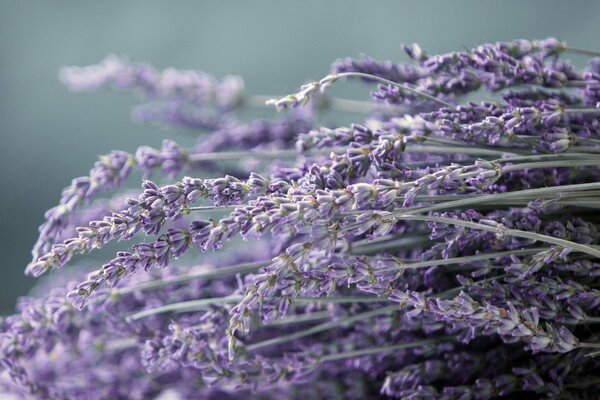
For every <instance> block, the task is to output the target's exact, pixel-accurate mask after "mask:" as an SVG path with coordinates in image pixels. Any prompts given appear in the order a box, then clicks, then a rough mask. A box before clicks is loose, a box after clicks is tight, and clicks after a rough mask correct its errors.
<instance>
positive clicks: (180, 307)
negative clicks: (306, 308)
mask: <svg viewBox="0 0 600 400" xmlns="http://www.w3.org/2000/svg"><path fill="white" fill-rule="evenodd" d="M242 299H243V296H239V295H233V296H225V297H212V298H208V299H197V300H189V301H181V302H178V303H171V304H165V305H163V306H160V307H155V308H149V309H147V310H143V311H140V312H137V313H134V314H131V315H129V316H127V317H126V319H127V320H129V321H137V320H139V319H142V318H146V317H150V316H152V315H157V314H164V313H167V312H176V313H183V312H193V311H200V310H204V309H206V308H207V307H208V306H211V305H220V304H228V303H238V302H240V301H241V300H242ZM294 301H297V302H300V303H325V304H328V303H377V302H387V301H388V300H387V299H385V298H382V297H376V296H336V297H295V298H294Z"/></svg>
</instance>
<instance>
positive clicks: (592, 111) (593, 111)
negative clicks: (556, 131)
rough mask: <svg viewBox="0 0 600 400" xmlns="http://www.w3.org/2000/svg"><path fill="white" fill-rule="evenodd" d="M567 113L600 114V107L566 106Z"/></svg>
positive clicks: (565, 111) (564, 110)
mask: <svg viewBox="0 0 600 400" xmlns="http://www.w3.org/2000/svg"><path fill="white" fill-rule="evenodd" d="M563 112H564V113H565V114H600V108H565V109H563Z"/></svg>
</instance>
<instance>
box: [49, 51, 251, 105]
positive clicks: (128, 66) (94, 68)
mask: <svg viewBox="0 0 600 400" xmlns="http://www.w3.org/2000/svg"><path fill="white" fill-rule="evenodd" d="M60 79H61V81H62V82H63V83H64V84H65V85H67V87H69V89H71V90H73V91H78V92H79V91H89V90H95V89H98V88H100V87H103V86H113V87H115V88H117V89H121V90H140V91H142V93H143V94H144V95H145V96H146V97H149V98H164V99H179V100H183V101H186V102H190V103H193V104H206V103H210V102H214V103H215V105H217V106H218V107H220V108H222V109H225V110H227V109H232V108H235V107H236V106H238V105H239V104H240V102H241V101H242V99H243V91H244V81H243V80H242V78H240V77H238V76H226V77H225V78H223V80H222V81H218V80H216V79H215V78H214V77H212V76H211V75H209V74H207V73H204V72H202V71H197V70H176V69H174V68H169V69H166V70H164V71H162V72H159V71H157V70H156V69H154V67H152V66H151V65H149V64H144V63H140V64H133V63H130V62H129V61H127V60H126V59H124V58H119V57H116V56H114V55H109V56H107V57H106V58H105V59H104V60H102V61H101V62H100V63H99V64H97V65H90V66H87V67H66V68H63V69H62V70H61V72H60Z"/></svg>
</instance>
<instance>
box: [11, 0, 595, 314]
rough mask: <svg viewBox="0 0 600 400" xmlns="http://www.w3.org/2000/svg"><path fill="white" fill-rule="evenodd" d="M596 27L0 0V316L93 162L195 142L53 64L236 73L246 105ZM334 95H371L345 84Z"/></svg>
mask: <svg viewBox="0 0 600 400" xmlns="http://www.w3.org/2000/svg"><path fill="white" fill-rule="evenodd" d="M599 16H600V2H598V1H593V0H590V1H577V2H565V1H546V0H535V1H528V2H523V1H518V0H511V1H507V0H505V1H502V2H498V1H475V0H473V1H453V2H445V1H423V0H419V1H418V0H411V1H377V2H365V1H360V2H359V1H349V0H335V1H333V0H328V1H317V0H310V1H302V2H291V1H288V2H282V1H275V0H269V1H252V2H251V1H245V0H238V1H219V2H216V1H214V2H210V1H178V2H167V1H150V0H144V1H142V0H130V1H127V2H117V1H102V2H92V1H78V2H74V1H59V0H55V1H43V2H42V1H39V2H34V1H10V0H0V176H1V180H2V184H1V186H0V254H2V257H1V264H0V314H8V313H11V312H12V311H13V310H14V304H15V300H16V298H17V297H18V296H20V295H24V294H27V292H28V291H29V289H30V288H31V287H32V286H33V284H34V283H35V282H34V280H33V279H30V278H26V277H25V276H24V275H23V270H24V268H25V266H26V265H27V263H28V262H29V261H30V250H31V247H32V245H33V243H34V241H35V239H36V237H37V227H38V226H39V225H40V224H41V223H42V218H43V214H44V211H45V210H47V209H48V208H51V207H53V206H54V205H56V204H57V202H58V200H59V197H60V193H61V190H62V188H63V187H65V186H66V185H68V184H69V183H70V181H71V179H72V178H74V177H76V176H80V175H86V174H87V172H88V171H89V169H90V168H91V167H92V165H93V163H94V161H95V160H96V157H97V155H99V154H104V153H107V152H109V151H110V150H112V149H121V150H126V151H129V152H132V151H135V148H136V147H137V146H139V145H143V144H145V145H150V146H153V147H159V146H160V142H161V141H162V139H163V138H165V137H170V138H173V139H175V140H176V141H178V142H179V143H180V144H182V145H191V144H192V143H194V137H193V135H190V133H189V132H184V131H176V130H173V131H170V130H165V129H159V128H156V127H152V126H141V125H136V124H135V123H133V122H131V120H130V117H129V110H130V107H131V106H132V105H133V104H135V100H134V99H133V98H132V97H131V96H129V95H127V94H122V93H115V92H109V91H105V92H100V93H94V94H85V95H82V94H72V93H69V92H68V91H67V90H66V89H65V88H64V87H63V86H62V85H61V83H60V82H59V81H58V79H57V72H58V70H59V68H60V67H61V66H64V65H88V64H94V63H97V62H99V61H100V60H101V59H103V58H104V56H106V55H107V54H109V53H113V54H116V55H126V56H128V57H129V58H130V59H131V60H134V61H146V62H149V63H151V64H154V65H155V66H156V67H157V68H159V69H163V68H165V67H168V66H173V67H176V68H193V69H201V70H204V71H206V72H208V73H211V74H213V75H215V76H217V77H222V76H223V75H226V74H235V75H241V76H242V77H243V78H244V80H245V83H246V88H247V92H249V93H252V94H287V93H289V92H293V91H294V90H295V89H296V88H297V87H298V86H299V85H300V84H301V83H304V82H305V81H307V80H308V79H317V78H320V77H322V76H323V75H325V74H326V73H327V71H328V68H329V65H330V64H331V62H332V61H333V60H335V59H336V58H340V57H346V56H352V57H357V56H359V55H361V54H367V55H370V56H372V57H374V58H376V59H390V60H394V61H401V60H406V57H405V56H404V54H403V52H402V51H401V50H400V47H399V45H400V43H413V42H418V43H419V44H421V46H422V47H423V48H424V49H425V50H426V51H427V52H429V53H436V52H446V51H452V50H460V49H461V48H462V47H463V46H467V47H473V46H476V45H478V44H481V43H484V42H492V41H499V40H511V39H515V38H527V39H534V38H539V39H541V38H545V37H547V36H555V37H557V38H559V39H562V40H566V41H567V42H568V43H569V44H571V45H573V46H574V47H580V48H587V49H596V50H598V49H600V19H599V18H600V17H599ZM578 60H580V62H581V63H583V62H584V61H585V60H584V59H581V58H579V59H578ZM334 90H335V93H336V94H340V95H343V96H346V97H353V98H360V97H363V98H364V97H366V96H367V95H368V90H366V89H358V88H357V87H354V86H353V85H352V84H346V83H344V84H340V85H337V86H336V88H335V89H334ZM268 113H273V111H271V110H269V111H268ZM267 115H268V114H267ZM129 186H130V187H136V188H137V187H139V180H136V178H135V177H133V178H132V179H131V180H130V185H129ZM98 262H99V264H98V266H99V265H101V263H102V261H101V260H98Z"/></svg>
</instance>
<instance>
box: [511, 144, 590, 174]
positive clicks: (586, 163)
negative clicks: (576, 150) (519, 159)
mask: <svg viewBox="0 0 600 400" xmlns="http://www.w3.org/2000/svg"><path fill="white" fill-rule="evenodd" d="M598 150H600V148H599V149H598ZM594 166H596V167H597V166H600V161H598V160H562V161H560V160H559V161H540V162H531V163H523V164H514V165H507V166H505V167H502V172H503V173H506V172H511V171H522V170H524V169H536V168H558V167H566V168H573V167H594Z"/></svg>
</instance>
